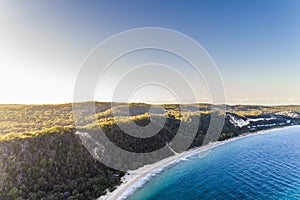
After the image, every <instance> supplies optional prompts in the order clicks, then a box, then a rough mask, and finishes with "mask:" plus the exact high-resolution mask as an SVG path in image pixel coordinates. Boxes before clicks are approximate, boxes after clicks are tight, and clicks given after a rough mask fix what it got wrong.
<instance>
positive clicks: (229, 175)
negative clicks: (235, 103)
mask: <svg viewBox="0 0 300 200" xmlns="http://www.w3.org/2000/svg"><path fill="white" fill-rule="evenodd" d="M126 199H127V200H160V199H161V200H163V199H164V200H165V199H172V200H174V199H180V200H189V199H300V127H294V128H290V129H281V130H280V129H279V130H273V131H270V132H268V133H266V134H257V135H254V136H251V137H245V138H242V139H240V140H237V141H234V142H230V143H227V144H224V145H221V146H218V147H215V148H214V149H213V150H212V151H211V152H210V153H209V154H208V155H207V156H206V157H204V158H202V155H201V154H200V155H199V154H197V155H195V156H192V157H189V158H187V160H184V161H182V162H179V163H177V164H174V165H173V166H170V167H168V168H166V169H165V170H163V171H162V172H160V173H158V174H156V175H155V176H153V177H151V178H150V179H149V180H148V182H146V183H145V184H144V185H143V186H142V187H141V188H139V189H138V190H136V191H135V192H134V193H133V194H131V195H130V196H128V197H127V198H126Z"/></svg>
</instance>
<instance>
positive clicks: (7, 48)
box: [0, 0, 300, 104]
mask: <svg viewBox="0 0 300 200" xmlns="http://www.w3.org/2000/svg"><path fill="white" fill-rule="evenodd" d="M146 26H155V27H156V26H157V27H165V28H170V29H174V30H177V31H180V32H182V33H185V34H186V35H189V36H190V37H192V38H194V39H195V40H196V41H197V42H199V43H200V44H201V45H202V46H203V47H204V48H205V49H206V50H207V51H208V52H209V54H210V55H211V57H212V58H213V59H214V61H215V63H216V64H217V66H218V68H219V70H220V72H221V75H222V77H223V79H224V84H225V88H226V95H227V103H231V104H243V103H244V104H250V103H251V104H300V92H299V88H300V78H299V75H300V56H299V55H300V37H299V35H300V1H299V0H206V1H201V0H199V1H196V0H194V1H171V0H170V1H159V0H157V1H150V0H149V1H144V0H139V1H138V0H133V1H124V0H123V1H113V2H112V1H84V0H81V1H79V0H69V1H67V0H66V1H58V0H51V1H50V0H48V1H38V0H26V1H14V0H4V1H1V2H0V44H1V45H0V58H1V60H0V67H1V68H0V89H1V97H0V103H63V102H71V101H72V92H73V85H74V81H75V79H76V76H77V74H78V72H79V69H80V65H81V63H82V61H83V59H84V58H85V57H86V56H87V55H88V53H89V51H90V50H91V49H92V48H94V47H95V46H96V45H97V44H98V43H100V42H101V41H103V40H105V39H106V38H108V37H110V36H111V35H113V34H116V33H119V32H121V31H125V30H128V29H131V28H137V27H146ZM158 98H159V97H158Z"/></svg>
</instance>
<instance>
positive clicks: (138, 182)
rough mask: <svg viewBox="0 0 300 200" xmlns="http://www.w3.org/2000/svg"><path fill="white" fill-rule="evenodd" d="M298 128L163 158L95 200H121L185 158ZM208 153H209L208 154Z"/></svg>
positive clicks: (131, 174)
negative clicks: (225, 145)
mask: <svg viewBox="0 0 300 200" xmlns="http://www.w3.org/2000/svg"><path fill="white" fill-rule="evenodd" d="M297 127H300V125H293V126H285V127H277V128H272V129H268V130H261V131H257V132H247V133H243V134H241V135H239V136H237V137H233V138H230V139H227V140H224V141H216V142H213V143H209V144H206V145H204V146H200V147H196V148H193V149H190V150H188V151H185V152H183V153H180V154H176V155H173V156H171V157H168V158H165V159H163V160H160V161H158V162H156V163H153V164H150V165H145V166H143V167H141V168H139V169H136V170H133V171H128V172H127V174H126V175H125V176H123V177H122V178H121V179H122V183H121V184H120V185H119V186H117V188H116V189H115V190H114V191H112V192H109V191H107V194H106V195H103V196H100V197H99V198H98V199H97V200H121V199H124V198H126V197H127V196H129V195H130V194H132V193H133V192H134V191H136V190H137V189H139V188H140V187H142V186H143V185H144V184H145V183H146V182H147V181H148V180H149V178H151V177H152V176H153V175H155V174H158V173H159V172H161V171H163V170H165V169H166V168H168V167H171V166H172V165H173V164H176V163H178V162H181V161H184V160H185V159H186V158H188V157H191V156H193V155H195V154H197V153H202V152H205V151H209V150H212V149H214V148H216V147H218V146H221V145H224V144H227V143H230V142H234V141H237V140H240V139H244V138H246V137H250V136H254V135H259V134H266V133H269V132H273V131H276V130H284V129H291V128H297ZM208 153H209V152H208ZM206 155H207V154H205V155H204V156H203V157H205V156H206Z"/></svg>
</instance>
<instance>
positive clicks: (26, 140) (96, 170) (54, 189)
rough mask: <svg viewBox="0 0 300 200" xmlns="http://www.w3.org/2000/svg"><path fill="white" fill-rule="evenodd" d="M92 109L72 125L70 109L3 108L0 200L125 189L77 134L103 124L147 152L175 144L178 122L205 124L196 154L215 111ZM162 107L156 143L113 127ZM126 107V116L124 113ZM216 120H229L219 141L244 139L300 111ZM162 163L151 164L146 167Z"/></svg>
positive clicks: (232, 112) (229, 111)
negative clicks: (119, 122)
mask: <svg viewBox="0 0 300 200" xmlns="http://www.w3.org/2000/svg"><path fill="white" fill-rule="evenodd" d="M93 103H95V110H96V112H95V113H94V114H91V115H87V116H86V117H85V118H84V119H83V121H82V124H83V125H82V127H78V126H75V123H74V119H73V111H72V104H71V103H70V104H60V105H0V199H5V200H6V199H7V200H10V199H12V200H15V199H32V200H34V199H53V200H56V199H57V200H58V199H68V200H72V199H77V200H78V199H84V200H86V199H96V198H98V197H100V196H102V195H104V194H106V192H107V191H113V190H114V189H115V188H116V186H118V185H120V183H121V178H122V177H123V176H124V175H125V173H126V172H121V171H118V170H115V169H111V168H109V167H107V166H105V165H104V164H102V163H101V162H100V161H98V160H97V159H95V158H94V157H93V156H92V155H91V154H90V153H89V151H88V150H87V149H86V148H85V147H84V145H83V144H82V141H81V139H80V136H79V135H78V134H76V133H77V131H85V132H93V131H94V130H95V129H94V128H95V127H99V126H100V127H101V128H102V129H103V130H104V132H105V133H106V136H107V137H108V138H109V139H110V140H111V141H113V142H114V143H115V144H117V145H118V146H120V147H122V148H123V149H126V150H128V151H132V152H144V151H146V150H147V151H152V150H155V149H159V148H161V147H163V146H165V145H167V144H168V143H169V142H170V141H172V138H174V136H175V135H176V133H177V130H178V127H179V124H180V123H186V124H189V123H193V122H194V120H195V119H198V120H199V119H200V121H199V128H198V131H197V134H196V137H195V138H194V139H193V142H192V144H191V145H190V148H194V147H200V146H201V145H203V140H204V137H205V134H206V132H207V129H208V127H209V123H210V119H211V115H212V113H213V112H215V111H214V110H213V109H212V107H213V106H214V105H210V104H186V105H181V106H179V105H176V104H165V105H149V104H144V103H131V104H126V103H101V102H93ZM85 104H86V103H78V104H77V106H79V108H81V110H80V112H82V113H87V111H86V110H85ZM112 105H113V106H112ZM158 106H160V107H163V108H164V113H161V114H157V116H158V117H159V116H160V115H163V116H165V117H166V122H165V124H164V127H163V128H162V129H161V130H160V131H159V133H158V134H157V135H156V136H154V137H152V138H151V140H149V139H148V138H145V139H141V140H139V143H138V145H137V144H136V139H132V138H131V137H128V135H127V134H126V133H124V132H123V131H122V130H121V129H120V128H119V127H118V125H117V123H116V121H115V117H118V119H121V120H120V121H121V123H128V122H129V121H134V122H135V123H136V124H137V125H139V126H146V125H147V124H149V122H150V120H151V119H150V116H151V114H149V109H150V107H152V108H155V107H158ZM214 107H217V106H214ZM128 108H129V111H130V116H129V117H128V116H125V115H124V113H125V110H126V109H128ZM113 113H114V114H113ZM218 114H219V115H224V117H225V123H224V127H223V130H222V133H221V135H220V137H219V140H220V141H222V140H226V139H229V138H233V137H236V136H239V135H241V134H244V133H251V132H257V131H260V130H267V129H271V128H279V127H286V126H293V125H299V124H300V106H297V105H294V106H292V105H290V106H259V105H235V106H230V105H227V106H226V112H220V113H218ZM93 115H94V116H93ZM94 118H95V119H97V122H96V123H95V121H93V119H94ZM168 155H170V156H171V155H172V152H170V154H168ZM116 158H118V155H116ZM119 159H120V160H122V159H126V158H119ZM160 159H163V158H160ZM157 161H158V160H157V159H152V160H151V159H149V160H148V161H147V162H149V163H153V162H157ZM144 164H145V163H138V162H136V163H132V166H129V168H130V169H137V168H139V167H142V166H143V165H144Z"/></svg>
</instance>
